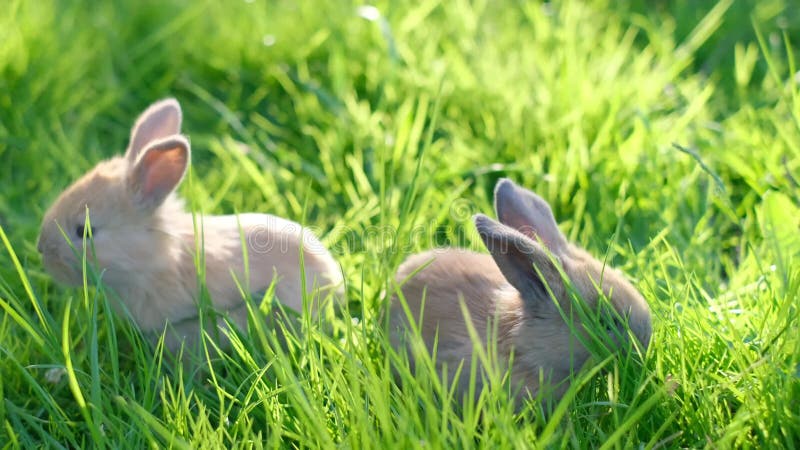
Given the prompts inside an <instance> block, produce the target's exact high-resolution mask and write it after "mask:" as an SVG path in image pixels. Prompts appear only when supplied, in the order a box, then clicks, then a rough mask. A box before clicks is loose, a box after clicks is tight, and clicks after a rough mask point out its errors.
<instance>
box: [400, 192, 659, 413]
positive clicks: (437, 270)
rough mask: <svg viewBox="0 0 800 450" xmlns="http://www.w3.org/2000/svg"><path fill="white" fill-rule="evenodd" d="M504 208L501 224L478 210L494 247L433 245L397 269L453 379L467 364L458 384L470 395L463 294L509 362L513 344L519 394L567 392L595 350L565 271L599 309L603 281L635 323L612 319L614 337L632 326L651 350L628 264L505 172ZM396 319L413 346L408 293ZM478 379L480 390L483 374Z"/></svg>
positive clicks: (428, 341) (644, 310)
mask: <svg viewBox="0 0 800 450" xmlns="http://www.w3.org/2000/svg"><path fill="white" fill-rule="evenodd" d="M495 208H496V210H497V215H498V218H499V220H500V222H501V223H498V222H496V221H494V220H492V219H490V218H488V217H486V216H483V215H476V216H475V218H474V221H475V225H476V228H477V229H478V232H479V234H480V236H481V238H482V239H483V241H484V243H485V245H486V247H487V249H488V250H489V252H490V255H487V254H480V253H475V252H471V251H466V250H459V249H439V250H433V251H429V252H425V253H421V254H417V255H414V256H411V257H409V258H408V259H407V260H406V261H405V262H404V263H403V264H402V265H401V266H400V269H399V270H398V273H397V276H396V281H397V283H398V284H399V285H401V290H402V294H403V297H404V299H405V301H406V303H407V305H408V307H409V309H410V312H411V315H412V318H413V320H414V321H415V322H416V323H417V324H420V320H421V327H420V334H421V337H422V339H423V340H424V343H425V345H426V346H427V348H428V350H429V351H431V352H432V351H433V350H434V342H438V344H437V347H436V362H437V364H438V365H439V367H440V368H441V367H442V366H444V365H446V366H447V369H448V371H449V374H450V376H449V379H451V380H452V379H453V376H454V375H455V372H456V370H457V368H458V366H459V365H460V364H462V363H463V365H464V367H463V369H462V372H461V376H460V378H459V385H458V388H459V390H460V392H461V394H462V395H463V394H465V393H466V388H467V382H468V379H469V373H470V372H469V366H470V363H471V359H472V353H473V341H472V340H471V339H470V337H469V334H468V331H467V326H466V323H465V319H464V315H463V314H462V310H461V306H460V302H463V304H464V305H465V306H466V308H467V310H468V312H469V317H470V318H471V320H472V324H473V325H474V327H475V330H476V331H477V333H478V336H479V337H481V338H483V341H482V342H481V344H482V345H484V346H485V345H486V344H487V340H486V338H487V336H488V334H489V333H488V332H489V330H492V329H496V333H497V334H496V343H497V353H498V359H499V361H500V363H505V364H507V363H508V361H509V358H510V357H511V353H512V351H513V354H514V356H513V357H514V362H513V366H512V371H511V385H512V386H513V387H514V388H515V389H516V393H517V395H518V399H520V400H521V399H522V398H524V397H527V396H528V395H530V396H533V397H535V396H537V394H539V391H540V389H544V388H547V389H549V391H548V392H549V394H550V397H551V398H559V397H560V396H561V395H563V393H564V391H565V390H566V388H567V387H568V378H569V375H570V373H571V372H573V371H574V370H576V369H578V368H580V366H581V365H583V363H584V362H585V361H586V360H587V358H588V357H589V352H588V351H587V349H586V348H585V347H584V346H583V345H582V344H581V342H580V339H579V337H578V336H577V335H576V334H575V333H574V332H573V330H575V331H577V332H578V333H581V334H582V335H583V336H582V337H584V338H585V337H586V333H585V332H583V331H581V330H584V328H583V327H584V325H583V324H582V323H581V321H580V319H579V318H578V316H579V314H578V311H577V309H576V308H574V305H573V301H572V300H571V296H570V294H569V293H568V291H567V287H566V286H565V283H564V281H563V280H564V279H563V278H562V275H561V271H563V273H564V275H565V276H566V277H568V278H569V280H570V281H571V283H572V285H573V286H574V287H575V288H576V290H577V291H578V293H579V294H580V297H581V298H582V301H584V302H585V304H586V305H587V306H588V307H589V308H591V310H597V307H598V304H599V299H600V295H601V294H600V293H599V292H598V289H602V292H603V295H604V296H606V298H608V299H609V300H610V303H611V305H613V308H614V309H615V310H616V312H617V313H618V314H619V317H621V318H623V320H624V318H627V328H626V327H625V326H624V325H623V323H622V322H619V321H614V320H613V319H612V318H611V317H609V318H608V320H609V337H610V339H609V340H608V342H610V343H611V345H617V346H621V345H622V341H623V340H624V338H621V337H624V336H626V335H627V331H626V330H627V329H630V330H631V332H632V333H633V335H634V336H635V337H636V338H637V340H638V341H639V345H640V347H641V348H642V349H646V348H647V346H648V344H649V342H650V334H651V324H650V310H649V308H648V306H647V303H646V302H645V300H644V298H642V296H641V295H640V294H639V292H638V291H637V290H636V289H635V288H634V287H633V286H632V285H631V284H630V283H629V282H628V281H627V280H626V279H625V277H624V276H623V275H622V274H621V273H620V272H618V271H617V270H615V269H612V268H610V267H604V266H603V264H602V263H601V262H600V261H598V260H596V259H595V258H593V257H592V256H591V255H589V254H588V253H587V252H585V251H584V250H582V249H580V248H578V247H576V246H575V245H573V244H570V243H569V242H567V240H566V238H565V237H564V235H563V234H562V233H561V231H560V230H559V229H558V225H557V224H556V222H555V219H554V217H553V213H552V211H551V210H550V207H549V205H548V204H547V202H545V201H544V200H543V199H541V198H540V197H539V196H537V195H536V194H534V193H532V192H530V191H527V190H525V189H523V188H521V187H519V186H517V185H515V184H514V183H513V182H511V181H510V180H505V179H504V180H500V181H499V182H498V184H497V187H496V189H495ZM559 269H561V271H559ZM553 298H555V300H556V301H557V303H556V302H554V301H553ZM423 305H424V311H423ZM559 307H560V308H559ZM565 319H566V320H565ZM495 320H496V322H494V323H493V321H495ZM570 321H571V323H572V328H570V324H569V323H568V322H570ZM390 322H391V324H392V327H391V339H392V344H393V346H395V347H396V348H397V349H403V348H405V347H406V346H407V345H408V344H409V342H408V339H409V338H410V336H409V333H408V317H407V315H406V313H405V311H404V310H403V307H402V304H401V303H400V301H399V299H398V298H394V299H393V302H392V306H391V317H390ZM628 348H630V347H628ZM411 363H412V365H413V364H414V361H413V358H412V360H411ZM479 373H480V372H479ZM477 382H478V390H477V392H480V390H481V380H480V378H479V379H478V380H477ZM540 382H543V383H540Z"/></svg>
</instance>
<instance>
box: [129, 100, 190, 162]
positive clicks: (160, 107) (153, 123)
mask: <svg viewBox="0 0 800 450" xmlns="http://www.w3.org/2000/svg"><path fill="white" fill-rule="evenodd" d="M181 118H182V114H181V105H179V104H178V101H177V100H175V99H174V98H168V99H165V100H161V101H159V102H156V103H153V104H152V105H150V107H148V108H147V109H146V110H145V111H144V112H143V113H142V114H141V115H140V116H139V118H138V119H136V124H135V125H134V126H133V129H131V140H130V143H129V144H128V151H127V152H126V157H127V158H128V163H129V164H133V163H135V162H136V160H137V159H138V158H139V154H140V153H141V152H142V150H143V149H144V148H145V147H146V146H147V145H148V144H150V143H151V142H155V141H157V140H160V139H164V138H166V137H169V136H173V135H176V134H178V133H180V132H181Z"/></svg>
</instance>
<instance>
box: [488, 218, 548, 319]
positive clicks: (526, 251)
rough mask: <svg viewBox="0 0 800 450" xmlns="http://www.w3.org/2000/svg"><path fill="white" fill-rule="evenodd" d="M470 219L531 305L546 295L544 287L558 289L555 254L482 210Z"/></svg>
mask: <svg viewBox="0 0 800 450" xmlns="http://www.w3.org/2000/svg"><path fill="white" fill-rule="evenodd" d="M473 220H474V221H475V227H476V228H477V229H478V233H479V234H480V236H481V239H483V242H484V244H485V245H486V248H487V249H488V250H489V253H491V255H492V258H494V261H495V263H497V267H499V268H500V271H501V272H503V276H504V277H505V278H506V280H507V281H508V282H509V283H510V284H511V285H512V286H514V287H515V288H516V289H517V290H518V291H519V292H520V294H521V295H522V298H524V299H525V300H526V301H528V302H529V303H530V304H532V305H534V304H538V302H541V301H547V300H549V299H550V294H549V292H548V287H549V288H550V290H552V291H554V292H558V288H559V286H562V281H561V273H560V272H559V270H558V268H557V267H556V265H555V264H556V262H554V260H555V261H558V257H556V256H552V257H551V256H550V255H549V254H548V253H547V252H546V251H545V249H544V248H542V246H541V245H539V243H537V242H535V241H533V240H532V239H530V238H528V237H527V236H524V235H522V234H521V233H519V232H518V231H516V230H514V229H512V228H510V227H507V226H505V225H503V224H501V223H499V222H497V221H494V220H492V219H490V218H488V217H486V216H484V215H483V214H477V215H475V217H474V218H473ZM537 269H538V271H539V273H537Z"/></svg>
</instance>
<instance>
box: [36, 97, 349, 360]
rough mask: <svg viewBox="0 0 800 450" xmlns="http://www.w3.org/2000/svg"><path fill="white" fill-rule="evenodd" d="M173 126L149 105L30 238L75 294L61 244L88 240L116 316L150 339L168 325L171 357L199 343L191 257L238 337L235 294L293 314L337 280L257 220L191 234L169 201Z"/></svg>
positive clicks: (175, 174) (236, 220) (212, 222)
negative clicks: (266, 298)
mask: <svg viewBox="0 0 800 450" xmlns="http://www.w3.org/2000/svg"><path fill="white" fill-rule="evenodd" d="M181 118H182V114H181V108H180V105H179V104H178V102H177V101H176V100H174V99H166V100H162V101H160V102H157V103H155V104H153V105H151V106H150V107H149V108H147V110H146V111H144V112H143V113H142V115H141V116H140V117H139V118H138V120H137V121H136V124H135V125H134V127H133V129H132V131H131V137H130V143H129V145H128V149H127V151H126V153H125V155H124V156H117V157H114V158H112V159H109V160H106V161H103V162H101V163H99V164H98V165H97V166H96V167H95V168H94V169H92V170H91V171H90V172H89V173H87V174H86V175H84V176H83V177H82V178H81V179H79V180H78V181H76V182H75V183H74V184H73V185H72V186H70V187H69V188H68V189H67V190H66V191H64V192H63V193H62V194H61V195H60V196H59V197H58V199H57V200H56V201H55V203H54V204H53V206H52V207H51V208H50V210H49V211H48V212H47V214H46V215H45V218H44V222H43V224H42V230H41V234H40V236H39V242H38V249H39V251H40V252H41V254H42V259H43V262H44V266H45V268H46V269H47V270H48V271H49V272H50V273H51V274H52V275H53V276H54V277H55V278H56V279H57V280H58V281H60V282H62V283H65V284H69V285H78V284H80V283H81V282H82V273H81V269H80V259H78V258H77V257H76V254H75V252H74V251H73V250H72V248H70V243H71V244H72V245H73V246H74V247H75V248H76V249H78V251H79V252H80V250H81V249H82V247H83V243H82V240H83V238H84V235H85V234H86V235H89V233H91V237H92V239H93V248H94V253H92V252H91V248H92V245H88V246H87V248H89V250H88V251H87V253H88V255H87V260H88V261H89V262H94V261H96V263H97V269H98V270H99V271H100V272H101V273H102V275H101V276H102V281H103V283H104V284H105V286H107V287H110V288H112V290H113V291H114V292H115V293H116V294H117V296H118V297H119V299H120V300H121V303H115V307H116V308H117V310H118V312H123V313H124V312H126V311H127V312H128V313H130V315H131V317H132V318H133V319H134V320H135V321H136V322H137V324H138V325H139V327H140V328H141V329H142V330H143V331H144V332H147V333H149V334H150V335H151V336H156V335H160V332H161V331H163V330H164V327H165V325H166V324H167V323H169V324H170V327H169V330H168V332H167V335H166V337H165V340H166V341H165V342H166V344H167V347H168V348H170V349H171V350H172V351H175V350H177V349H178V348H179V347H180V344H181V343H182V342H184V341H185V342H186V343H187V344H188V345H192V344H193V343H195V342H197V339H198V338H199V328H198V326H199V324H198V306H197V305H198V303H197V302H198V292H199V283H198V270H197V265H196V263H195V259H196V256H201V258H197V259H198V260H199V261H201V266H200V267H203V265H202V264H204V269H205V270H204V273H205V282H206V287H207V289H208V292H209V294H210V297H211V299H212V302H213V306H214V307H215V309H216V310H217V311H220V312H222V313H226V314H228V315H229V316H230V317H231V318H232V319H233V321H234V322H235V323H236V324H237V325H238V326H239V327H240V328H241V327H246V324H247V308H246V307H245V302H244V300H243V294H242V292H241V291H240V289H241V290H244V291H247V292H250V293H253V294H260V293H263V292H265V291H266V290H267V289H268V288H269V286H270V284H271V283H272V282H273V280H276V284H275V294H276V297H277V299H278V300H280V301H281V302H283V303H284V304H286V305H287V306H288V307H290V308H292V309H294V310H296V311H301V307H302V299H303V295H304V293H308V294H314V295H309V297H308V298H321V296H323V295H326V294H327V293H329V292H331V291H337V290H338V289H340V288H341V284H342V274H341V271H340V269H339V267H338V265H337V264H336V262H335V261H334V259H333V257H332V256H331V254H330V253H329V252H328V250H327V249H326V248H325V247H324V246H323V245H322V243H320V241H319V240H318V239H317V238H316V236H314V234H313V233H312V232H311V231H309V230H308V229H305V228H303V227H302V226H300V225H299V224H297V223H295V222H291V221H289V220H286V219H282V218H279V217H275V216H270V215H266V214H239V215H237V216H233V215H231V216H201V215H197V216H196V217H194V220H195V221H196V226H195V223H193V217H192V214H191V213H188V212H186V210H185V209H184V205H183V201H181V200H180V199H179V198H178V197H177V196H176V194H175V193H174V191H175V189H176V188H177V187H178V185H179V184H180V182H181V180H182V179H183V176H184V174H185V173H186V170H187V167H188V166H189V161H190V148H189V141H188V140H187V139H186V138H185V137H184V136H182V135H180V134H179V133H180V127H181ZM87 208H88V211H89V217H90V225H91V230H86V223H85V217H86V212H87ZM195 227H196V229H197V232H195ZM61 230H63V233H64V234H66V239H65V237H64V235H63V234H62V232H61ZM67 240H69V242H68V241H67ZM242 243H244V245H245V247H246V248H244V249H243V246H242ZM198 250H200V253H201V255H197V253H198ZM245 250H246V254H247V259H246V261H247V264H245ZM301 252H302V255H303V263H304V270H305V282H304V281H303V279H302V276H301V265H300V255H301ZM316 295H319V296H320V297H316ZM112 297H113V296H112ZM223 345H225V343H224V342H223Z"/></svg>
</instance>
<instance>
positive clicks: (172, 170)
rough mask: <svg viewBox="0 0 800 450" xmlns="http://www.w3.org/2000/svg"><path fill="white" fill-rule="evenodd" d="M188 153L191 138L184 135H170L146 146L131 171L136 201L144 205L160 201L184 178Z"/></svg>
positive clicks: (158, 203) (129, 176) (131, 184)
mask: <svg viewBox="0 0 800 450" xmlns="http://www.w3.org/2000/svg"><path fill="white" fill-rule="evenodd" d="M189 155H190V150H189V142H188V141H187V140H186V138H185V137H183V136H177V135H176V136H170V137H168V138H166V139H163V140H160V141H156V142H152V143H150V145H148V146H146V147H145V148H144V149H143V150H142V152H141V156H140V157H139V159H138V160H137V161H136V162H135V163H134V164H133V166H132V167H131V168H130V171H129V172H128V182H129V185H130V189H131V192H132V193H133V197H134V201H135V202H136V203H137V204H138V205H139V206H141V207H144V208H155V207H157V206H159V205H161V203H163V202H164V199H166V198H167V196H168V195H169V194H170V193H172V191H174V190H175V188H177V187H178V185H179V184H180V182H181V180H182V179H183V175H184V174H185V173H186V168H187V167H189V158H190V156H189Z"/></svg>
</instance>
